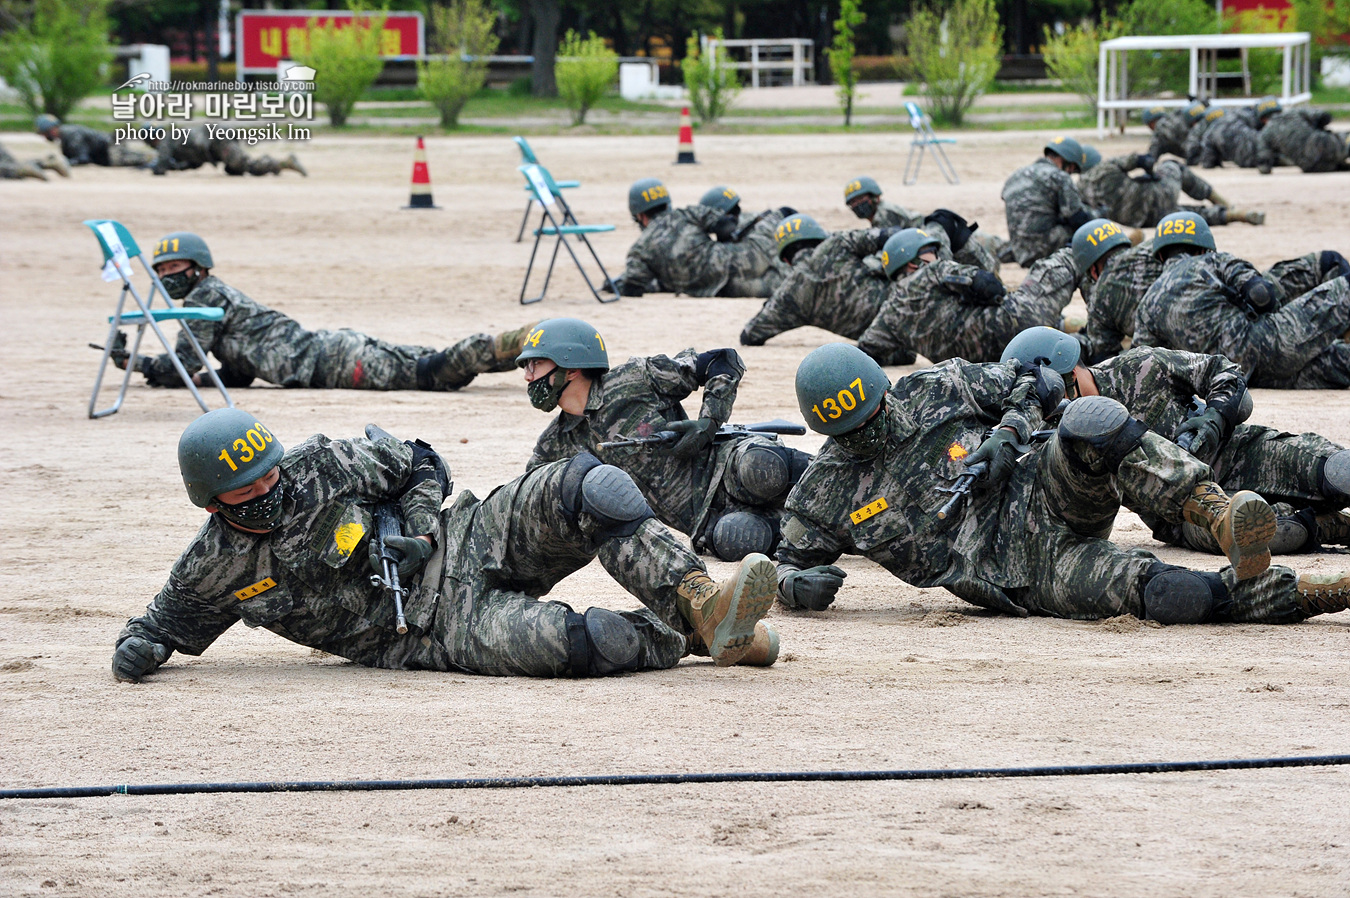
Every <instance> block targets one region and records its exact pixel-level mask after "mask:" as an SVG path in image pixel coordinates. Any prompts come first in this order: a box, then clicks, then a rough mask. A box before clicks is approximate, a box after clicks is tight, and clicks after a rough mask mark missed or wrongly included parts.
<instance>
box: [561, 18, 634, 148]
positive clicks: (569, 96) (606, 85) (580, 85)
mask: <svg viewBox="0 0 1350 898" xmlns="http://www.w3.org/2000/svg"><path fill="white" fill-rule="evenodd" d="M553 73H554V77H555V78H557V81H558V96H560V97H562V99H563V102H565V103H566V104H567V108H568V109H570V110H572V124H573V125H581V124H584V123H585V121H586V113H587V112H588V111H590V108H591V107H592V106H594V105H595V104H596V103H597V102H598V101H599V100H600V98H601V97H603V96H604V95H605V92H606V91H608V90H609V89H610V87H612V86H613V84H614V79H615V78H617V77H618V76H619V54H617V53H615V52H614V51H613V50H611V49H609V47H606V46H605V42H604V40H603V39H602V38H599V37H596V34H595V32H594V31H591V32H589V33H588V34H587V35H586V37H582V36H581V35H579V34H577V33H576V32H575V31H573V30H572V29H570V28H569V29H567V34H565V35H563V41H562V44H561V45H560V46H559V47H558V61H557V62H556V63H555V64H554V67H553Z"/></svg>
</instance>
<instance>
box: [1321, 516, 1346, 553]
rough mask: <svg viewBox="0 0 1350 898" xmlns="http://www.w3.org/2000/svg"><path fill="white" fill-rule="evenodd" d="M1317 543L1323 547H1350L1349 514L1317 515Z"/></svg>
mask: <svg viewBox="0 0 1350 898" xmlns="http://www.w3.org/2000/svg"><path fill="white" fill-rule="evenodd" d="M1317 541H1318V542H1319V543H1321V544H1322V545H1324V546H1350V512H1344V511H1333V512H1331V513H1330V514H1319V515H1318V516H1317Z"/></svg>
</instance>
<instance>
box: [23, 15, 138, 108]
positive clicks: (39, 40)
mask: <svg viewBox="0 0 1350 898" xmlns="http://www.w3.org/2000/svg"><path fill="white" fill-rule="evenodd" d="M106 8H107V3H106V0H37V2H36V3H34V4H33V6H32V17H31V18H30V19H29V20H28V21H22V20H21V21H20V23H19V25H18V26H17V27H15V28H14V29H13V30H11V31H9V32H7V33H5V34H4V35H3V36H0V75H3V76H4V78H5V80H6V81H8V82H9V83H10V85H11V86H13V88H14V89H15V90H17V91H18V92H19V96H20V98H21V99H22V100H23V104H24V105H25V106H27V107H28V110H29V111H30V112H33V113H39V112H47V113H50V114H52V115H54V116H56V117H57V118H65V117H66V116H67V115H68V114H69V113H70V110H72V109H74V108H75V104H76V103H78V102H80V100H82V99H84V98H85V97H87V96H88V95H89V94H91V93H93V92H94V90H95V89H96V88H98V86H99V85H100V84H102V83H103V79H104V69H105V68H106V66H107V64H108V62H109V60H111V58H112V54H111V53H110V52H109V49H108V17H107V12H106Z"/></svg>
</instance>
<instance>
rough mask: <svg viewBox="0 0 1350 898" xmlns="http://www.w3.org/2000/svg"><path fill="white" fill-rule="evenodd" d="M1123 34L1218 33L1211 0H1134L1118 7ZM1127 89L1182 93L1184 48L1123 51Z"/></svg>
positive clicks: (1186, 72) (1140, 92)
mask: <svg viewBox="0 0 1350 898" xmlns="http://www.w3.org/2000/svg"><path fill="white" fill-rule="evenodd" d="M1120 22H1121V26H1122V27H1123V29H1124V32H1123V33H1125V34H1130V35H1145V34H1149V35H1167V34H1218V33H1219V30H1220V28H1219V25H1220V22H1219V15H1218V13H1216V12H1215V11H1214V3H1213V2H1212V0H1134V2H1132V3H1130V5H1129V6H1126V7H1125V8H1124V9H1122V10H1121V11H1120ZM1126 56H1127V57H1128V59H1127V60H1126V63H1127V65H1128V66H1129V74H1130V93H1131V94H1133V95H1135V96H1152V95H1155V94H1158V93H1160V92H1162V91H1164V90H1171V91H1176V92H1178V93H1185V91H1186V88H1187V87H1188V85H1189V77H1190V68H1191V62H1190V57H1189V56H1188V55H1187V53H1186V52H1185V51H1181V50H1168V51H1151V50H1132V51H1130V52H1129V53H1127V54H1126Z"/></svg>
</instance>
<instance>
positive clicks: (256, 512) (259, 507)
mask: <svg viewBox="0 0 1350 898" xmlns="http://www.w3.org/2000/svg"><path fill="white" fill-rule="evenodd" d="M285 492H286V491H285V490H284V489H283V488H282V482H281V480H280V479H278V480H277V482H276V485H275V486H273V487H272V488H271V489H270V490H268V491H267V492H265V493H263V494H262V495H261V496H254V497H253V498H252V499H249V500H248V501H246V502H240V503H239V504H238V505H231V504H229V503H228V502H222V501H220V499H216V507H217V508H219V509H220V516H221V517H223V518H224V519H225V520H227V521H230V522H232V523H235V524H238V525H239V526H240V527H247V528H248V529H249V530H274V529H276V526H277V525H278V524H280V523H281V499H282V497H283V496H284V495H285Z"/></svg>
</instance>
